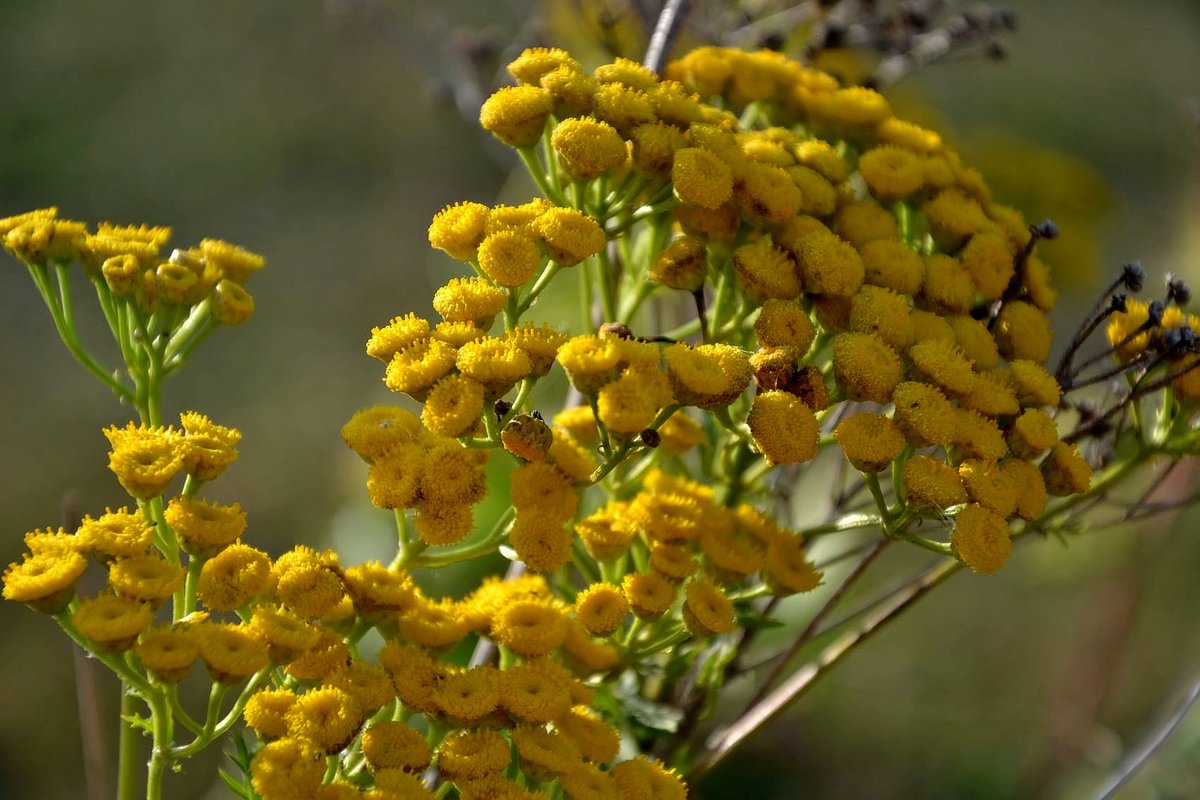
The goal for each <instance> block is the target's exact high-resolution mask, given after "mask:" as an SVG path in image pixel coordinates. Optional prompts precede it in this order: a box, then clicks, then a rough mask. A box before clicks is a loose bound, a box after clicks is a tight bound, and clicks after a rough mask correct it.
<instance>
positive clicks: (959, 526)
mask: <svg viewBox="0 0 1200 800" xmlns="http://www.w3.org/2000/svg"><path fill="white" fill-rule="evenodd" d="M950 548H951V550H953V552H954V555H955V556H956V557H957V558H958V560H959V561H961V562H963V563H964V564H966V565H967V566H968V567H969V568H970V569H971V571H972V572H978V573H979V574H981V575H991V574H992V573H994V572H998V571H999V570H1000V568H1001V567H1003V566H1004V562H1006V561H1008V556H1009V554H1010V553H1011V552H1012V537H1011V536H1010V535H1009V532H1008V525H1007V524H1006V523H1005V522H1004V518H1003V517H1000V516H998V515H996V514H995V513H994V512H992V511H988V510H987V509H986V508H984V507H983V506H980V505H975V504H974V503H972V504H969V505H967V506H966V507H965V508H963V509H962V510H961V511H959V512H958V514H957V515H955V517H954V530H953V531H952V532H951V533H950Z"/></svg>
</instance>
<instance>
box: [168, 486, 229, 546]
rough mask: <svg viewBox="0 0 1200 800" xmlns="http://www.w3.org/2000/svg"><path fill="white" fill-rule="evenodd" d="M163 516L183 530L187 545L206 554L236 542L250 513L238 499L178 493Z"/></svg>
mask: <svg viewBox="0 0 1200 800" xmlns="http://www.w3.org/2000/svg"><path fill="white" fill-rule="evenodd" d="M163 517H164V518H165V519H166V521H167V524H168V525H170V526H171V528H172V529H173V530H174V531H175V533H177V534H179V538H180V539H181V540H182V542H183V546H184V549H186V550H187V551H188V552H189V553H192V554H194V555H199V556H201V557H204V558H209V557H211V556H213V555H216V554H217V553H219V552H220V551H221V550H223V549H224V548H226V547H228V546H229V545H231V544H233V543H234V542H235V541H237V539H238V537H239V536H241V535H242V532H243V531H245V530H246V514H245V512H244V511H242V507H241V505H239V504H238V503H234V504H233V505H221V504H219V503H209V502H208V501H206V500H195V499H192V498H189V497H176V498H173V499H172V500H171V501H170V502H169V503H168V504H167V508H166V511H165V512H164V514H163Z"/></svg>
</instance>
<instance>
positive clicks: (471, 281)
mask: <svg viewBox="0 0 1200 800" xmlns="http://www.w3.org/2000/svg"><path fill="white" fill-rule="evenodd" d="M504 302H505V295H504V292H503V291H502V290H500V289H497V288H496V287H495V286H492V285H491V284H489V283H487V282H486V281H484V280H482V279H480V278H452V279H451V280H450V282H449V283H447V284H446V285H445V286H443V287H442V288H440V289H438V290H437V291H436V292H434V293H433V308H434V310H435V311H437V312H438V313H439V314H441V315H442V319H444V320H446V321H447V322H470V323H472V324H473V325H475V327H477V328H487V327H489V326H490V325H491V324H492V320H493V319H495V318H496V315H497V314H499V313H500V312H501V311H502V310H503V309H504Z"/></svg>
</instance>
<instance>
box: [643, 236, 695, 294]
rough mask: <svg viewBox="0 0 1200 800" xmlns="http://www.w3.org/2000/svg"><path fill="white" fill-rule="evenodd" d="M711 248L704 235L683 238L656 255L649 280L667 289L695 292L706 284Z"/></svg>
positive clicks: (674, 241) (649, 272)
mask: <svg viewBox="0 0 1200 800" xmlns="http://www.w3.org/2000/svg"><path fill="white" fill-rule="evenodd" d="M707 258H708V248H707V246H706V244H705V241H704V239H703V238H702V237H700V236H681V237H679V238H677V239H674V240H672V241H671V243H670V244H668V245H667V246H666V247H664V248H663V249H662V251H661V252H660V253H659V254H658V255H657V256H655V258H654V261H653V262H651V264H650V267H649V269H648V270H647V272H646V275H647V277H649V278H650V280H652V281H657V282H658V283H661V284H662V285H663V286H668V287H670V288H672V289H679V290H681V291H685V292H694V291H696V290H697V289H699V288H700V287H701V286H703V285H704V272H705V269H706V267H707Z"/></svg>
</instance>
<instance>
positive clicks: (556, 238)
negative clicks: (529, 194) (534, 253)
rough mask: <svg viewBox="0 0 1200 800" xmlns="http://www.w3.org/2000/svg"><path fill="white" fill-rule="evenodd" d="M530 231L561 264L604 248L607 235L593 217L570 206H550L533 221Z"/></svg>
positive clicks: (579, 259) (573, 263) (547, 252)
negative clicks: (531, 230)
mask: <svg viewBox="0 0 1200 800" xmlns="http://www.w3.org/2000/svg"><path fill="white" fill-rule="evenodd" d="M533 231H534V233H536V234H537V236H538V238H539V239H540V240H541V242H542V245H543V246H544V247H545V248H546V254H547V255H548V256H550V258H552V259H554V260H555V261H556V262H558V263H559V264H561V265H562V266H564V267H573V266H575V265H576V264H578V263H579V262H580V261H583V260H584V259H585V258H588V257H589V256H594V255H596V254H597V253H599V252H600V251H601V250H603V249H604V245H605V243H606V242H607V238H606V237H605V235H604V230H603V229H602V228H601V227H600V226H599V225H598V224H597V223H596V221H595V220H594V219H592V218H591V217H589V216H586V215H584V214H582V213H580V212H579V211H576V210H575V209H573V208H551V209H548V210H546V211H544V212H542V213H541V214H540V215H539V216H538V218H537V219H536V220H534V222H533Z"/></svg>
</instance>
